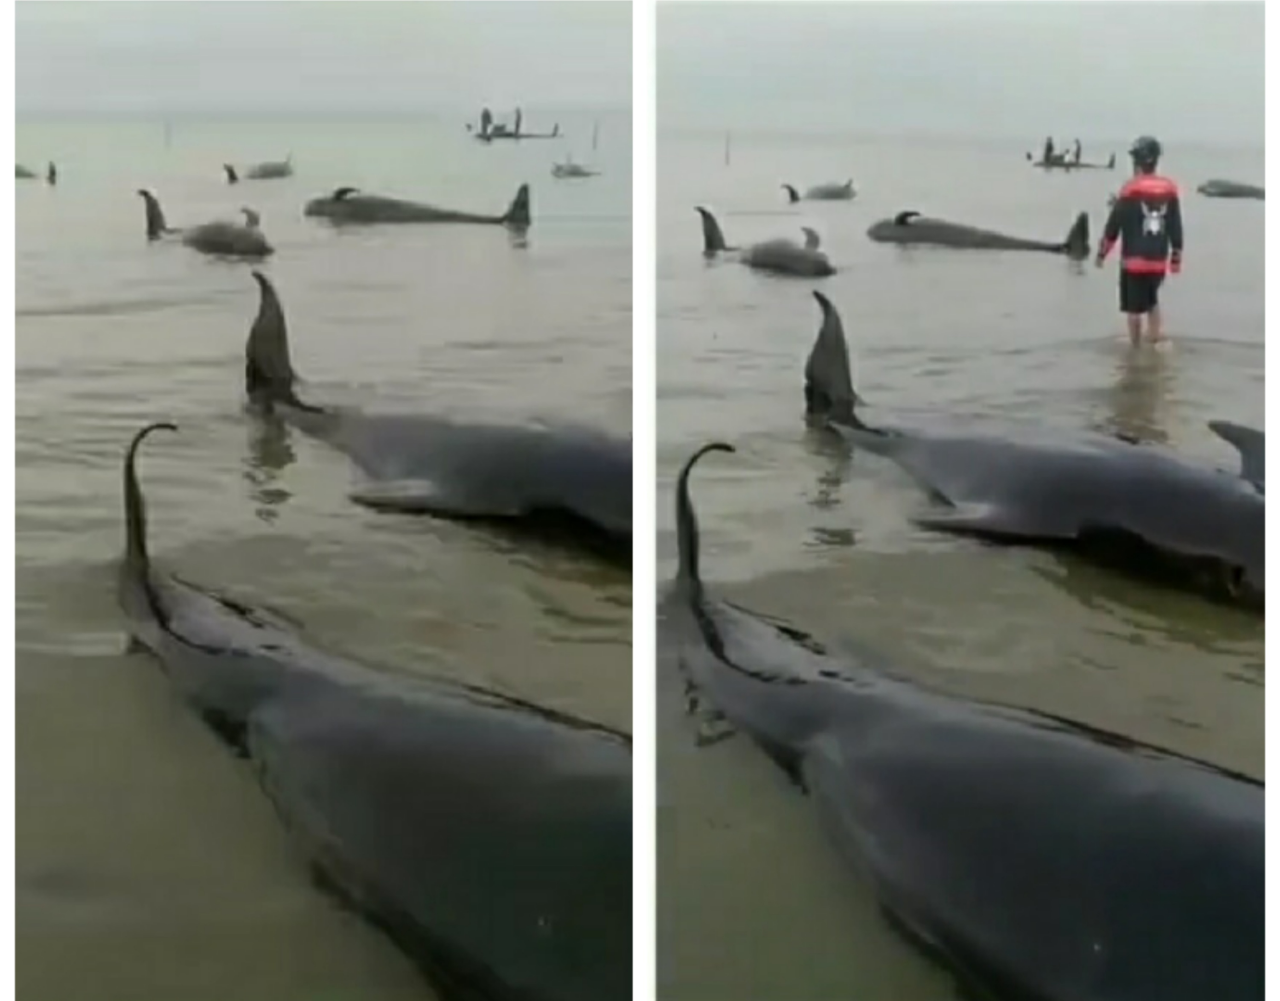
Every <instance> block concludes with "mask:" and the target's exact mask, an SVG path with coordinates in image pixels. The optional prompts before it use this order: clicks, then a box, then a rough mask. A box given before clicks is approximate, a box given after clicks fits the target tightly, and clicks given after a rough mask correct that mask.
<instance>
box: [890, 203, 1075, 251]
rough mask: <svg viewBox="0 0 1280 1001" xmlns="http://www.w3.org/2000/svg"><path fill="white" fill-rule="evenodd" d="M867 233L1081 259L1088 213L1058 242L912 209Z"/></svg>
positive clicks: (900, 239) (906, 241) (905, 241)
mask: <svg viewBox="0 0 1280 1001" xmlns="http://www.w3.org/2000/svg"><path fill="white" fill-rule="evenodd" d="M867 236H869V237H870V238H871V239H872V240H874V241H876V242H877V243H897V244H904V245H917V244H929V245H932V246H937V247H955V248H957V249H959V250H1041V251H1045V252H1047V253H1050V254H1065V255H1066V256H1067V257H1070V258H1071V259H1073V260H1078V261H1082V260H1084V259H1085V258H1086V257H1088V256H1089V215H1088V213H1086V212H1081V213H1080V214H1079V215H1078V216H1076V221H1075V222H1074V223H1072V225H1071V229H1070V231H1069V232H1068V233H1067V237H1066V239H1065V240H1063V241H1062V242H1060V243H1045V242H1044V241H1041V240H1026V239H1023V238H1022V237H1018V236H1009V235H1007V234H1005V233H997V232H995V231H994V230H990V229H979V228H978V227H976V226H966V225H965V224H964V223H958V222H948V221H947V220H945V219H933V218H930V217H929V216H922V215H921V214H920V213H919V212H915V211H906V212H899V213H898V214H897V215H896V216H894V217H893V218H892V219H881V220H880V221H879V222H877V223H876V224H875V225H873V226H872V227H871V228H870V229H868V230H867Z"/></svg>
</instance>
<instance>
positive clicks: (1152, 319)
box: [1147, 306, 1164, 344]
mask: <svg viewBox="0 0 1280 1001" xmlns="http://www.w3.org/2000/svg"><path fill="white" fill-rule="evenodd" d="M1147 337H1148V338H1150V340H1151V343H1152V344H1159V343H1160V341H1161V339H1163V337H1164V330H1163V329H1162V326H1161V319H1160V307H1159V306H1152V307H1151V312H1150V313H1148V314H1147Z"/></svg>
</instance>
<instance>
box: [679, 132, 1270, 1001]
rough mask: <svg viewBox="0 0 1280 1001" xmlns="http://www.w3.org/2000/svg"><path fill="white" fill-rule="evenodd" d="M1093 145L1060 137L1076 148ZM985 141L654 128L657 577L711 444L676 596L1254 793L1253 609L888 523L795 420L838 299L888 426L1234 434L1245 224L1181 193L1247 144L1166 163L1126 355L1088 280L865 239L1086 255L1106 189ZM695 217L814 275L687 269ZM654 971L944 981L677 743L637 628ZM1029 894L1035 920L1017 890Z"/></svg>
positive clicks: (706, 763) (1246, 313)
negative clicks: (652, 824)
mask: <svg viewBox="0 0 1280 1001" xmlns="http://www.w3.org/2000/svg"><path fill="white" fill-rule="evenodd" d="M1124 148H1125V147H1124V146H1123V145H1122V144H1119V143H1115V144H1093V143H1090V142H1088V141H1086V143H1085V158H1086V159H1087V160H1096V159H1102V160H1105V159H1106V156H1107V154H1108V153H1109V152H1110V151H1111V150H1112V149H1115V150H1116V151H1117V152H1119V153H1120V154H1121V160H1122V162H1123V152H1124ZM1022 154H1023V150H1022V149H1019V148H1017V147H1016V146H1011V145H1007V144H1006V145H997V144H994V143H981V142H963V141H947V142H943V141H926V140H912V141H908V140H892V141H891V140H884V139H874V140H873V139H855V138H848V137H815V136H812V135H808V136H806V135H803V134H800V133H799V132H798V131H796V132H794V134H791V135H783V134H781V133H774V134H764V133H763V132H762V133H759V134H756V135H745V134H741V135H735V136H734V137H733V140H732V144H731V146H730V151H729V155H730V163H729V164H728V165H727V166H726V164H725V137H724V135H723V134H709V133H701V134H700V133H697V132H691V131H682V132H675V131H672V132H660V134H659V140H658V207H657V220H658V321H657V329H658V336H657V352H658V354H657V382H658V470H659V487H658V512H657V517H658V526H659V540H658V549H659V552H658V579H659V581H663V580H666V579H669V578H670V577H671V575H672V573H673V572H674V567H675V563H674V558H675V545H676V543H675V533H674V516H673V510H672V495H671V489H672V486H673V482H674V477H675V473H676V471H677V470H678V468H679V466H680V464H681V463H682V462H683V461H684V459H685V458H686V457H687V456H688V455H689V454H690V452H691V451H693V450H694V449H695V448H697V447H698V446H699V445H701V444H703V443H704V442H706V441H708V440H710V439H713V438H720V439H724V440H727V441H729V442H731V443H733V444H734V445H735V446H736V447H737V448H738V454H737V455H712V456H708V457H707V459H706V460H704V461H703V462H702V463H701V464H700V466H699V467H698V471H697V473H696V474H695V479H694V495H695V503H696V504H697V508H698V512H699V517H700V521H701V526H702V537H703V544H704V554H705V555H704V558H703V565H702V570H703V576H704V578H705V579H707V580H709V581H714V582H716V585H717V586H719V587H720V590H721V593H723V594H725V595H727V596H731V597H732V598H734V599H735V600H737V601H738V602H740V603H742V604H744V605H746V606H747V607H752V608H757V609H759V610H761V611H765V612H769V613H772V614H775V615H779V616H782V617H784V618H789V619H790V620H791V621H793V622H795V623H796V624H797V625H799V626H800V627H802V628H804V629H806V630H808V631H810V632H813V633H815V634H816V635H818V636H820V637H823V638H825V639H827V640H829V641H831V642H832V643H834V644H838V643H839V642H840V639H841V637H842V636H843V637H851V638H852V637H856V638H857V639H858V640H860V641H863V642H866V643H870V644H873V645H875V646H878V647H880V648H881V649H882V650H883V651H884V652H885V654H886V655H887V656H889V657H890V658H892V659H894V660H895V661H896V662H897V663H898V664H899V665H900V667H901V669H902V670H903V671H905V672H907V673H909V674H913V675H914V676H916V677H918V678H920V679H921V680H922V681H924V682H926V683H928V684H930V685H934V686H938V687H941V688H944V689H946V690H949V691H954V692H957V693H960V694H966V695H972V696H977V697H985V698H993V699H997V700H1001V701H1006V702H1012V703H1015V704H1022V705H1027V706H1032V707H1035V708H1040V709H1044V710H1048V711H1051V712H1055V713H1059V714H1062V715H1066V716H1072V717H1075V718H1078V719H1081V720H1083V721H1085V722H1088V723H1092V724H1095V725H1099V726H1103V727H1109V728H1112V729H1115V730H1118V731H1121V732H1124V733H1127V734H1130V735H1132V736H1135V737H1138V738H1140V739H1146V740H1150V741H1152V742H1155V743H1158V744H1162V745H1165V746H1169V747H1172V748H1174V749H1176V750H1179V751H1182V752H1184V753H1188V754H1192V755H1195V756H1198V757H1202V758H1205V759H1208V760H1211V761H1215V762H1218V763H1221V764H1224V765H1227V766H1230V767H1234V768H1238V769H1241V770H1243V771H1246V772H1248V773H1250V774H1254V775H1258V776H1261V775H1262V774H1263V701H1264V700H1263V694H1264V693H1263V663H1264V661H1263V624H1262V622H1261V620H1259V619H1256V618H1253V617H1249V616H1247V615H1244V614H1242V613H1237V612H1234V611H1232V610H1229V609H1222V608H1218V607H1214V606H1211V605H1208V604H1206V603H1203V602H1200V601H1198V600H1196V599H1193V598H1190V597H1184V596H1182V595H1179V594H1174V593H1169V592H1165V591H1160V590H1157V589H1154V588H1149V587H1145V586H1142V585H1138V584H1134V583H1131V582H1129V581H1128V580H1125V579H1121V578H1116V577H1113V576H1111V575H1108V574H1106V573H1104V572H1102V571H1099V570H1095V569H1093V568H1091V567H1088V566H1085V565H1081V564H1079V563H1076V562H1072V561H1065V560H1063V559H1061V558H1059V557H1055V556H1052V555H1049V554H1047V553H1041V552H1036V551H1034V550H1010V549H991V548H986V547H983V546H980V545H976V544H974V543H972V542H968V541H964V540H960V539H949V538H945V537H941V536H938V535H931V534H928V533H925V532H923V531H921V530H917V529H915V528H913V527H912V526H911V525H910V524H909V521H908V516H909V515H910V513H911V512H912V511H913V510H917V509H919V508H920V506H922V505H923V504H924V503H925V501H924V499H923V498H922V497H921V495H920V493H919V491H918V490H916V489H915V488H914V487H913V486H912V485H911V484H910V482H909V481H907V480H906V478H905V476H904V475H903V474H901V473H900V472H898V471H897V470H896V469H895V468H894V467H893V466H891V465H890V464H888V463H886V462H884V461H883V460H880V459H877V458H875V457H874V456H870V455H857V456H854V457H852V458H841V457H839V456H838V455H833V454H832V452H831V451H830V450H829V449H827V448H825V447H823V446H822V445H821V444H820V441H819V440H818V439H815V438H813V437H812V436H810V435H807V434H806V432H805V429H804V426H803V420H802V414H803V398H802V395H801V385H802V383H801V379H802V369H803V365H804V360H805V357H806V355H807V353H808V351H809V349H810V347H811V345H812V343H813V338H814V335H815V334H816V332H817V329H818V325H819V315H820V314H819V310H818V307H817V304H816V303H815V302H814V300H813V298H812V296H811V294H810V292H811V289H813V288H821V289H822V290H823V291H824V292H825V293H826V294H827V295H828V296H829V297H830V298H831V300H832V301H833V302H834V303H835V305H836V307H837V308H838V309H839V310H840V311H841V313H842V315H843V318H844V324H845V329H846V332H847V334H848V337H849V340H850V344H851V350H852V354H853V369H854V379H855V382H856V383H857V389H858V391H859V392H860V393H861V394H862V395H863V396H864V397H866V399H867V400H869V401H870V402H871V403H873V404H874V405H875V406H877V407H880V408H883V409H884V411H886V412H888V413H910V414H912V415H913V416H918V417H920V418H921V419H934V420H936V419H943V420H945V419H947V418H948V416H949V415H952V414H957V415H963V416H964V417H966V418H968V417H972V418H991V419H997V420H1008V421H1025V422H1034V423H1043V424H1050V425H1053V426H1058V427H1065V428H1093V429H1100V430H1106V431H1123V432H1125V433H1129V434H1135V435H1138V436H1140V437H1142V438H1144V439H1146V440H1151V441H1158V442H1163V443H1167V444H1168V445H1170V446H1172V447H1175V448H1177V449H1179V450H1181V451H1183V452H1185V453H1188V454H1191V455H1193V456H1196V457H1197V458H1199V459H1201V460H1202V461H1204V462H1206V463H1209V464H1219V465H1224V466H1228V467H1231V468H1234V467H1235V465H1236V463H1237V459H1236V456H1235V454H1234V453H1233V452H1232V451H1231V450H1230V449H1229V448H1228V447H1227V446H1226V445H1225V444H1223V443H1222V442H1220V441H1218V440H1217V439H1216V438H1215V437H1214V436H1213V435H1212V434H1211V433H1210V432H1209V431H1208V429H1207V427H1206V426H1205V422H1206V421H1208V420H1209V419H1212V418H1216V417H1225V418H1229V419H1233V420H1237V421H1241V422H1243V423H1248V424H1253V425H1255V426H1262V423H1263V302H1264V291H1263V290H1264V285H1263V254H1262V248H1263V211H1262V204H1261V203H1258V202H1253V203H1251V204H1249V205H1246V203H1243V202H1236V203H1230V202H1226V201H1222V200H1209V199H1205V198H1203V197H1200V196H1198V195H1196V194H1195V193H1194V192H1193V190H1192V189H1194V187H1195V185H1196V184H1198V183H1200V182H1201V181H1203V180H1205V179H1208V178H1210V177H1215V176H1219V177H1238V178H1241V179H1245V180H1249V179H1254V178H1261V177H1262V176H1263V156H1262V152H1261V150H1258V151H1256V152H1250V151H1247V150H1245V151H1241V150H1227V149H1223V150H1211V149H1187V150H1179V149H1170V150H1169V152H1168V156H1167V157H1166V162H1165V163H1164V164H1162V167H1163V168H1164V169H1165V170H1167V172H1168V173H1170V174H1171V175H1172V176H1173V177H1174V178H1175V179H1177V180H1178V181H1179V182H1180V183H1181V184H1182V186H1183V189H1184V201H1183V213H1184V219H1185V224H1186V229H1187V249H1186V255H1185V260H1186V266H1185V270H1184V273H1183V274H1182V275H1181V276H1178V277H1174V278H1171V279H1170V280H1169V281H1168V282H1167V283H1166V285H1165V288H1164V291H1163V294H1162V302H1163V303H1164V305H1165V317H1166V328H1167V332H1168V334H1169V336H1170V338H1171V342H1172V343H1171V345H1170V347H1169V348H1167V349H1166V350H1163V351H1153V350H1149V349H1144V350H1140V351H1137V352H1134V351H1131V350H1130V349H1129V347H1128V341H1127V337H1126V336H1125V335H1124V320H1123V317H1122V316H1121V314H1120V313H1119V312H1118V303H1117V296H1118V293H1117V273H1116V267H1117V265H1116V263H1115V259H1114V257H1113V258H1112V261H1111V262H1109V263H1108V266H1107V268H1106V269H1105V271H1102V272H1099V271H1096V270H1094V268H1093V267H1092V265H1084V266H1081V265H1074V264H1072V263H1070V262H1067V261H1065V260H1063V259H1061V258H1057V257H1052V256H1049V255H1041V254H990V253H957V252H954V251H945V250H935V249H928V248H917V249H906V250H904V249H900V248H894V247H889V246H882V245H877V244H873V243H871V242H870V241H869V240H867V239H866V236H865V232H866V229H867V228H868V226H870V225H871V224H872V223H873V222H875V221H876V220H878V219H881V218H884V217H887V216H892V215H894V214H896V213H897V212H899V211H901V210H903V209H916V210H919V211H921V212H924V213H928V214H933V215H939V216H944V217H946V218H950V219H954V220H957V221H961V222H971V223H974V224H978V225H987V226H990V227H993V228H998V229H1003V230H1006V231H1008V232H1012V233H1016V234H1020V235H1026V236H1029V237H1033V238H1039V239H1044V240H1054V239H1061V238H1063V237H1065V235H1066V233H1067V230H1068V228H1069V226H1070V224H1071V222H1072V220H1073V218H1074V216H1075V214H1076V213H1077V212H1079V211H1081V210H1085V211H1088V212H1089V214H1090V220H1091V223H1092V227H1093V233H1092V239H1093V240H1094V241H1095V242H1096V240H1097V237H1098V235H1099V233H1100V230H1101V227H1102V225H1103V222H1104V221H1105V217H1106V211H1107V195H1108V194H1109V193H1111V192H1113V191H1115V190H1117V189H1118V187H1119V185H1120V184H1121V183H1122V181H1123V179H1124V176H1125V175H1124V173H1123V172H1121V171H1116V172H1108V171H1081V172H1079V173H1072V174H1069V175H1068V174H1063V173H1060V172H1055V173H1051V174H1047V175H1046V174H1044V173H1041V172H1039V171H1035V170H1032V169H1030V168H1028V167H1027V166H1026V164H1025V161H1024V160H1023V157H1022ZM847 177H853V178H854V181H855V185H856V186H857V188H858V189H859V192H860V193H859V195H858V197H857V199H856V200H855V201H853V202H850V203H840V202H836V203H820V202H801V203H800V204H798V205H796V206H794V207H791V206H788V205H787V203H786V198H785V195H784V193H783V192H782V191H781V189H780V184H781V183H782V182H787V183H790V184H794V185H795V186H796V187H797V188H800V189H804V188H806V187H808V186H809V185H811V184H815V183H819V182H824V181H833V180H834V181H838V180H843V179H845V178H847ZM695 205H706V206H708V207H710V208H712V209H713V210H715V211H716V212H717V213H718V216H719V218H720V221H721V225H722V227H723V228H724V230H725V234H726V237H727V238H728V241H729V242H730V244H737V245H741V244H746V243H748V242H751V241H753V240H758V239H763V238H767V237H771V236H777V235H791V236H794V237H797V238H798V237H799V236H800V229H799V227H800V226H802V225H808V226H813V227H814V228H816V229H817V230H818V231H819V232H820V233H821V235H822V237H823V246H824V249H826V250H827V251H828V253H829V254H830V256H831V259H832V261H833V263H834V264H835V265H836V266H837V267H838V268H839V269H840V272H839V273H838V274H837V275H835V276H833V277H830V278H826V279H819V280H805V279H789V278H777V277H770V276H767V275H762V274H759V273H756V272H753V271H751V270H749V269H747V268H745V267H742V266H741V265H739V264H736V263H733V262H716V263H711V264H708V263H705V262H704V261H703V259H702V256H701V253H700V251H701V237H700V231H699V226H698V219H697V215H696V214H695V213H694V211H693V207H694V206H695ZM657 671H658V691H659V703H658V728H659V732H658V742H659V761H658V790H659V792H658V796H659V827H658V830H659V869H658V871H659V887H658V935H659V938H658V954H659V982H660V984H661V992H662V996H663V997H664V998H666V999H668V1001H778V999H780V998H786V999H788V1001H829V999H831V998H835V997H856V998H859V999H860V1001H900V999H902V998H911V999H912V1001H942V999H948V1001H950V999H951V998H953V997H954V993H953V989H952V985H951V984H950V982H949V980H948V978H947V977H946V976H944V975H943V974H942V973H940V972H939V971H938V970H936V969H934V968H933V967H931V966H930V965H928V964H927V963H926V962H924V961H923V960H922V959H920V958H919V957H918V956H917V955H916V954H915V953H914V952H913V951H911V950H910V949H909V948H908V947H907V946H905V945H904V944H903V943H902V942H901V941H900V940H899V939H898V938H897V937H896V936H895V935H894V934H893V933H892V932H891V931H890V930H889V928H888V926H887V925H886V924H885V922H884V921H883V920H882V919H881V918H880V916H879V914H878V912H877V909H876V906H875V903H874V899H873V898H872V896H871V894H870V893H869V892H868V889H867V887H866V885H865V884H863V883H861V882H860V881H859V880H858V879H857V878H856V877H854V876H852V875H850V874H849V873H848V872H847V871H846V870H845V868H844V866H843V865H842V864H841V862H840V860H839V859H837V858H836V856H835V853H834V851H832V850H831V848H830V846H829V845H828V844H827V843H826V841H825V838H824V835H823V832H822V831H821V829H820V827H819V824H818V821H817V818H816V815H815V812H814V811H813V809H812V807H811V804H809V803H808V802H806V801H805V799H804V797H803V796H801V795H799V794H798V793H797V791H796V789H795V788H794V787H792V786H791V785H789V783H788V782H787V780H786V779H785V778H784V777H783V776H782V775H781V774H780V773H779V772H778V771H777V769H775V768H774V766H773V765H772V764H771V763H769V762H768V761H766V760H765V759H764V758H763V756H762V755H761V754H760V753H759V752H758V751H757V750H756V749H755V748H753V747H752V746H750V745H749V744H748V743H747V742H746V741H744V740H733V741H729V742H727V743H722V744H718V745H715V746H713V747H710V748H704V749H698V748H695V747H694V745H693V734H694V729H693V725H692V723H691V721H690V720H688V719H687V718H685V716H684V715H683V711H682V709H683V702H682V699H681V697H680V696H681V691H680V681H679V679H678V677H676V674H675V667H674V664H673V663H672V659H671V655H670V652H669V651H668V650H665V649H664V646H663V637H662V632H661V624H660V625H659V663H658V665H657ZM1046 906H1052V902H1050V901H1046Z"/></svg>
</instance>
